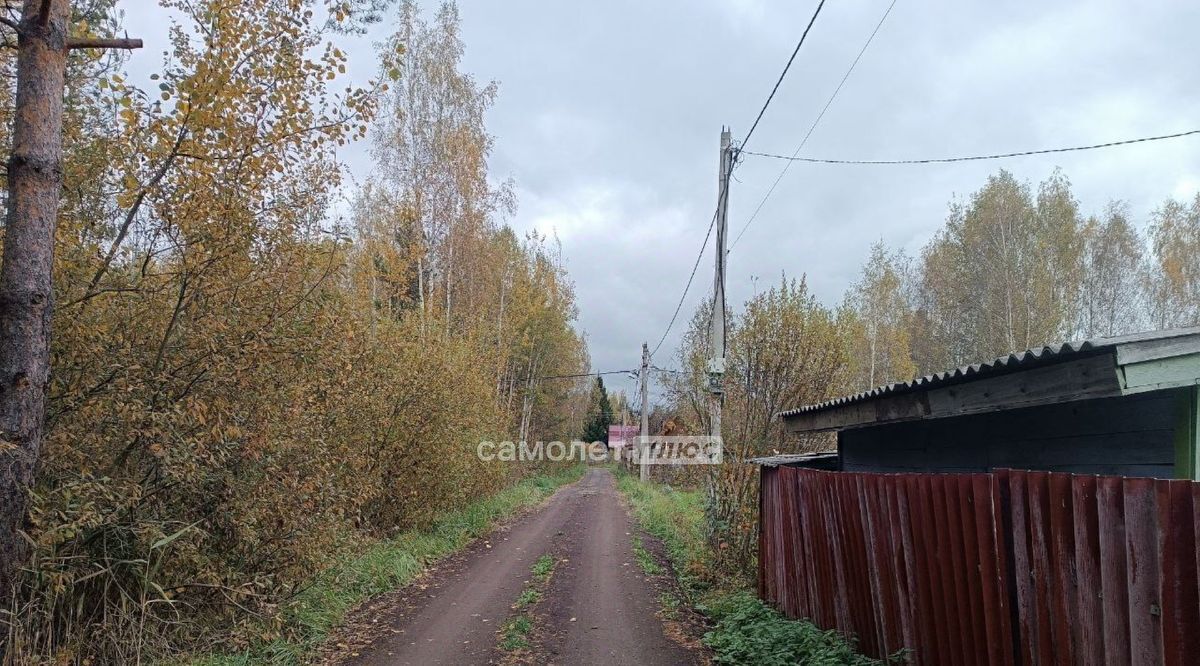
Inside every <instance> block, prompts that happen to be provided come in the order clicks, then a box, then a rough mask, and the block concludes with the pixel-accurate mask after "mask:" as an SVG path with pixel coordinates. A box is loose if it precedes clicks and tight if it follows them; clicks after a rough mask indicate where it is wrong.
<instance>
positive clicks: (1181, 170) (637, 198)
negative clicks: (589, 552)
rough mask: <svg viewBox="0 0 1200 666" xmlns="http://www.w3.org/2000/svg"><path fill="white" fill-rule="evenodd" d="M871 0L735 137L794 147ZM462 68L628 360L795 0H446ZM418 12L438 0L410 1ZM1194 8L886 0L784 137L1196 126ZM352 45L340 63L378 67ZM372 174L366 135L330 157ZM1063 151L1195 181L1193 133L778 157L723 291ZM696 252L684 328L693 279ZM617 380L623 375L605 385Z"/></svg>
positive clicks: (368, 50)
mask: <svg viewBox="0 0 1200 666" xmlns="http://www.w3.org/2000/svg"><path fill="white" fill-rule="evenodd" d="M889 1H890V0H837V1H830V2H828V3H827V4H826V6H825V8H824V10H823V11H822V13H821V15H820V17H819V18H818V20H817V22H816V25H815V26H814V28H813V30H812V32H811V34H810V35H809V38H808V41H807V42H806V43H805V45H804V47H803V48H802V49H801V51H800V54H799V56H798V57H797V58H796V62H795V64H794V65H793V66H792V69H791V72H790V74H789V75H788V77H787V79H786V80H785V81H784V83H783V85H782V87H781V88H780V91H779V93H778V95H777V96H776V98H775V101H774V102H773V103H772V105H771V107H770V109H769V110H768V111H767V113H766V115H765V117H764V118H763V120H762V123H761V125H760V126H759V128H758V129H757V131H756V132H755V134H754V137H753V139H752V141H751V145H750V146H749V149H750V150H759V151H764V152H773V153H784V154H789V155H790V154H791V153H792V152H793V151H794V150H795V149H796V147H797V146H798V145H799V142H800V140H801V139H802V138H803V136H804V133H805V132H806V131H807V129H808V127H809V125H810V124H811V123H812V122H813V119H814V118H815V117H816V115H817V114H818V113H819V111H820V110H821V107H822V106H824V104H825V101H826V99H827V98H828V97H829V95H830V94H831V93H832V91H833V89H834V88H835V87H836V85H837V82H838V81H839V80H840V79H841V77H842V76H843V74H844V73H845V71H846V69H847V67H848V66H849V65H850V63H851V61H852V60H853V59H854V56H855V55H856V54H857V53H858V51H859V49H861V48H862V45H863V43H864V42H865V40H866V38H867V36H868V35H869V34H870V33H871V31H872V29H873V28H874V26H875V24H876V23H877V22H878V20H879V18H880V16H882V15H883V12H884V10H885V9H886V8H887V6H888V4H889ZM122 4H123V6H124V7H125V9H126V10H127V13H128V16H127V18H126V21H125V24H126V27H127V29H128V32H129V34H130V35H131V36H136V37H141V38H143V39H144V40H145V41H146V48H145V49H144V50H143V51H141V52H138V53H136V54H135V55H134V56H133V58H132V60H131V62H130V69H131V71H132V72H133V73H134V74H135V75H138V74H140V75H143V76H144V75H148V73H149V72H151V71H154V70H155V69H156V68H157V67H158V66H159V64H160V61H161V54H162V51H163V50H164V49H165V48H167V32H166V21H165V14H164V13H163V12H162V11H161V10H159V9H156V8H155V9H151V8H150V7H149V6H148V5H150V2H149V0H125V2H123V3H122ZM459 6H460V9H461V13H462V16H463V32H464V37H465V40H466V43H467V51H466V57H465V63H464V67H465V69H466V70H467V71H469V72H471V73H472V74H474V75H475V76H476V77H477V78H478V79H480V80H483V81H486V80H495V81H497V82H498V83H499V84H500V94H499V98H498V100H497V102H496V105H495V107H494V109H493V110H492V112H491V114H490V116H489V118H488V123H489V129H490V131H491V132H492V133H493V134H494V135H495V136H496V149H495V154H494V155H493V157H492V161H491V168H492V173H493V175H494V176H495V178H496V179H497V180H503V179H506V178H512V179H513V181H514V183H515V185H516V192H517V195H518V199H519V209H518V211H517V213H516V215H515V217H514V218H513V219H511V220H509V223H510V224H511V225H512V226H513V227H515V228H516V229H517V230H518V231H525V230H529V229H538V230H540V231H542V232H545V233H548V234H556V235H557V236H558V238H559V239H561V242H562V246H563V253H564V256H565V261H566V265H567V268H568V270H569V271H570V273H571V276H572V277H573V279H574V281H575V284H576V287H577V293H578V301H579V323H578V326H579V329H580V330H581V331H583V332H585V333H586V335H587V338H588V342H589V347H590V350H591V354H592V359H593V365H594V369H597V370H614V369H626V368H631V367H636V365H637V363H638V359H639V355H640V347H641V343H642V341H649V342H650V344H651V346H653V345H654V343H655V342H656V341H657V340H658V338H659V337H660V336H661V335H662V333H663V330H664V329H665V328H666V326H667V322H668V321H669V320H670V317H671V313H672V311H673V309H674V307H675V304H676V302H677V301H678V299H679V296H680V294H681V292H682V290H683V286H684V283H685V281H686V279H687V276H688V273H689V272H690V271H691V267H692V263H693V261H694V260H695V257H696V253H697V251H698V250H699V247H700V243H701V241H702V239H703V236H704V232H705V229H706V228H707V226H708V223H709V220H710V219H711V218H712V211H713V206H714V204H715V200H716V174H717V158H718V141H719V134H720V130H721V126H722V125H727V126H730V127H731V128H732V130H733V135H734V138H735V139H740V138H741V137H742V136H744V134H745V132H746V131H747V130H748V129H749V127H750V124H751V123H752V122H753V120H754V116H755V115H756V114H757V112H758V110H759V108H760V107H761V105H762V103H763V101H764V100H765V99H766V96H767V93H768V92H769V91H770V89H771V86H772V85H773V84H774V82H775V79H776V78H777V77H778V75H779V72H780V70H781V69H782V67H783V64H784V63H785V61H786V60H787V57H788V56H789V55H790V53H791V51H792V48H793V47H794V46H795V43H796V40H797V39H798V38H799V36H800V34H801V32H802V31H803V29H804V26H805V25H806V23H807V21H808V19H809V17H810V16H811V14H812V11H813V8H814V7H815V6H816V2H815V0H805V1H796V0H770V1H768V0H725V1H719V0H686V1H685V0H655V1H653V2H651V1H647V0H641V1H638V2H631V1H628V0H603V1H592V2H580V1H574V2H550V1H542V2H532V1H530V0H504V1H503V2H499V1H496V0H460V2H459ZM425 7H426V9H427V10H432V9H433V7H434V4H433V3H432V2H429V3H426V4H425ZM1197 25H1200V3H1195V2H1185V1H1184V0H1179V1H1177V2H1162V1H1153V0H1149V1H1143V2H1127V1H1125V2H1116V1H1114V2H1098V1H1088V2H1054V3H1040V2H1037V3H1035V2H1028V3H1018V2H983V3H963V2H951V1H949V0H924V1H921V2H917V1H914V0H900V1H899V2H897V4H896V6H895V8H894V9H893V11H892V13H891V15H890V16H889V18H888V19H887V21H886V23H885V24H884V25H883V28H882V29H881V30H880V32H879V34H878V35H877V36H876V38H875V40H874V42H873V43H872V45H871V47H870V49H869V50H868V51H867V53H866V55H865V56H864V57H863V59H862V61H861V62H860V63H859V65H858V67H857V69H856V70H855V72H854V74H853V75H852V76H851V78H850V80H849V81H848V82H847V84H846V86H845V87H844V88H843V89H842V91H841V93H840V95H839V96H838V98H837V100H836V101H835V102H834V104H833V106H832V107H831V108H830V110H829V112H828V113H827V115H826V116H825V118H824V119H823V120H822V121H821V123H820V125H819V126H818V127H817V129H816V131H815V132H814V134H813V135H812V138H811V139H810V140H809V142H808V144H807V146H806V147H805V150H804V152H803V153H802V154H804V155H807V156H812V157H825V158H849V159H890V158H927V157H947V156H955V155H969V154H979V153H995V152H1007V151H1017V150H1028V149H1040V148H1052V147H1059V146H1070V145H1080V144H1089V143H1098V142H1104V141H1111V140H1118V139H1124V138H1133V137H1140V136H1148V135H1155V134H1165V133H1172V132H1178V131H1184V130H1190V129H1197V128H1200V68H1197V67H1196V63H1197V62H1200V41H1198V40H1197V39H1196V37H1195V26H1197ZM388 31H389V27H388V24H387V23H385V24H384V25H382V26H379V27H378V28H377V29H376V30H374V31H373V32H372V34H370V35H367V36H365V37H363V38H359V39H356V40H353V42H352V43H351V45H350V48H349V49H347V50H348V51H349V52H350V54H351V57H352V63H351V71H350V76H351V77H353V78H356V79H359V80H365V79H366V78H367V77H369V76H371V75H372V74H373V73H374V71H375V64H374V59H373V58H374V56H373V52H372V47H371V44H372V42H373V41H376V40H378V39H379V38H380V37H382V36H383V35H384V34H386V32H388ZM344 158H345V160H346V161H347V163H348V164H349V165H350V166H351V169H352V170H353V172H354V174H355V176H356V177H357V178H358V179H360V180H361V179H363V178H365V177H367V176H368V175H369V172H370V162H369V159H368V156H367V146H365V145H357V146H352V147H350V148H349V149H347V150H346V152H345V153H344ZM782 166H783V164H782V163H780V162H777V161H771V160H764V159H762V158H754V157H747V158H746V159H745V161H744V163H743V164H742V165H741V166H740V168H739V169H738V170H737V172H736V181H735V182H734V184H733V186H732V188H731V195H730V214H729V226H730V236H731V240H732V237H733V236H736V235H737V233H738V231H740V229H741V228H742V225H743V224H745V222H746V220H747V219H748V217H749V216H750V214H751V213H752V212H753V210H754V208H755V207H756V206H757V205H758V202H759V200H760V199H761V198H762V197H763V195H764V194H765V193H766V191H767V189H768V188H769V187H770V185H771V183H772V182H773V181H774V180H775V178H776V176H777V175H778V173H779V170H780V169H781V168H782ZM1056 166H1059V167H1062V169H1063V170H1064V171H1065V173H1066V174H1067V176H1068V177H1069V178H1070V180H1071V182H1072V184H1073V186H1074V191H1075V194H1076V196H1077V197H1078V198H1079V200H1080V202H1081V204H1082V208H1083V210H1084V212H1085V213H1090V212H1100V211H1101V210H1102V209H1103V207H1104V205H1105V204H1106V202H1107V201H1109V200H1110V199H1121V200H1124V201H1127V202H1128V203H1129V204H1130V206H1131V208H1132V211H1133V214H1134V216H1135V218H1136V219H1137V220H1138V222H1139V223H1144V222H1145V220H1146V219H1147V218H1148V216H1149V214H1150V213H1151V212H1152V211H1153V210H1154V208H1155V207H1157V205H1158V204H1159V203H1161V202H1162V201H1163V200H1164V199H1165V198H1166V197H1170V196H1174V197H1179V198H1191V197H1192V196H1194V195H1195V194H1196V192H1197V190H1198V189H1200V137H1196V136H1194V137H1189V138H1184V139H1177V140H1174V141H1164V142H1158V143H1153V144H1141V145H1136V146H1130V147H1121V148H1114V149H1109V150H1103V151H1092V152H1085V153H1073V154H1060V155H1050V156H1039V157H1026V158H1017V159H1011V160H1004V161H1002V162H982V163H981V162H976V163H966V164H947V165H932V166H832V165H811V164H796V165H794V166H793V167H792V168H791V169H790V170H789V172H788V173H787V175H786V176H785V177H784V178H783V180H782V182H781V183H780V184H779V187H778V188H777V189H776V191H775V192H774V194H773V195H772V196H771V198H770V199H769V200H768V201H767V203H766V205H765V206H764V207H763V209H762V212H761V213H760V214H759V216H758V219H757V220H755V221H754V223H753V225H752V226H751V227H749V229H748V230H747V231H746V233H745V236H744V237H743V238H742V239H741V242H740V243H739V244H738V245H737V247H736V248H735V249H734V250H733V252H732V253H731V254H730V255H729V267H728V290H729V301H730V303H731V304H734V306H735V307H737V306H740V304H741V303H742V302H744V301H745V299H746V298H748V297H749V296H750V295H751V294H752V293H753V292H754V290H755V289H756V288H757V289H760V290H761V289H763V288H765V286H766V285H768V284H769V283H774V282H777V281H778V280H779V276H780V275H781V274H782V273H784V272H786V273H787V274H788V275H789V276H796V277H799V276H800V275H802V274H806V275H807V276H808V281H809V284H810V285H811V287H812V289H813V290H814V291H815V293H816V294H817V296H818V297H819V298H820V299H821V300H822V301H824V302H825V303H827V304H829V305H834V304H836V303H838V302H839V301H840V300H841V297H842V293H843V291H844V290H845V288H846V287H847V285H848V284H849V283H850V282H852V281H853V280H854V279H855V277H856V274H857V272H858V270H859V268H860V267H861V264H862V261H863V260H864V258H865V257H866V254H867V250H868V248H869V246H870V244H871V243H872V242H874V241H876V240H879V239H882V240H884V241H886V242H887V243H888V244H889V245H891V246H893V247H898V248H904V249H906V250H908V251H909V252H910V253H914V254H915V253H918V252H919V251H920V248H921V247H922V246H923V245H924V244H925V243H926V242H927V241H928V240H929V238H930V237H931V235H932V234H933V233H934V232H935V231H936V230H937V229H938V228H939V227H940V226H941V225H942V223H943V221H944V219H945V215H946V210H947V203H948V202H949V201H950V200H951V198H952V197H954V196H956V195H957V196H960V197H961V196H966V195H969V194H970V193H971V192H974V191H975V190H977V189H979V187H980V186H981V185H982V184H983V183H984V180H985V179H986V177H987V175H988V174H990V173H994V172H995V171H996V170H997V169H999V168H1001V167H1003V168H1006V169H1009V170H1010V171H1012V172H1013V173H1014V174H1016V176H1017V177H1018V178H1021V179H1025V180H1029V181H1032V182H1033V183H1035V184H1036V182H1037V181H1039V180H1041V179H1043V178H1045V177H1046V176H1047V175H1048V174H1050V172H1051V171H1052V170H1053V169H1054V167H1056ZM712 262H713V259H712V251H711V247H710V249H709V250H708V251H707V252H706V256H705V257H704V259H703V261H702V263H701V265H700V271H699V273H698V275H697V278H696V282H695V283H694V284H693V285H692V290H691V292H690V293H689V295H688V298H687V301H686V303H685V305H684V310H683V312H682V313H681V314H680V321H678V322H676V325H675V328H674V329H673V330H672V332H671V334H670V336H668V338H667V342H666V344H665V345H664V346H663V351H661V352H659V355H658V357H656V359H655V363H656V364H657V365H660V366H668V365H673V363H672V359H671V358H670V357H669V355H673V353H674V347H675V344H676V343H677V341H678V334H679V333H680V332H681V330H682V328H683V324H684V323H685V322H686V320H687V319H688V317H689V316H690V314H691V313H692V311H693V310H694V309H695V307H696V306H697V304H698V303H699V302H700V300H701V299H702V298H704V297H705V296H706V295H707V294H708V293H709V292H710V289H711V284H712ZM612 383H615V384H616V385H617V386H618V387H624V388H627V389H629V388H632V382H629V381H627V380H623V379H620V378H616V377H614V378H612Z"/></svg>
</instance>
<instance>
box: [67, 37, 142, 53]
mask: <svg viewBox="0 0 1200 666" xmlns="http://www.w3.org/2000/svg"><path fill="white" fill-rule="evenodd" d="M67 48H68V49H127V50H133V49H140V48H142V40H140V39H129V38H115V39H106V38H103V37H75V38H72V39H68V40H67Z"/></svg>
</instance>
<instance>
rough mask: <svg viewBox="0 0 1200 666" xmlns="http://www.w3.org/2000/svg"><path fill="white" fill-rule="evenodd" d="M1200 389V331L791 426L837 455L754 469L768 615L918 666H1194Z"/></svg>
mask: <svg viewBox="0 0 1200 666" xmlns="http://www.w3.org/2000/svg"><path fill="white" fill-rule="evenodd" d="M1198 384H1200V328H1193V329H1187V330H1176V331H1159V332H1153V333H1139V334H1136V335H1128V336H1122V337H1114V338H1101V339H1095V340H1085V341H1081V342H1071V343H1064V344H1057V345H1050V346H1046V347H1041V348H1039V349H1030V350H1026V351H1023V352H1019V353H1014V354H1010V355H1009V356H1005V357H1002V358H998V359H996V360H994V361H991V362H988V363H980V364H978V365H969V366H964V367H961V368H958V369H956V370H952V371H949V372H944V373H941V374H937V375H929V376H927V377H922V378H920V379H916V380H913V381H910V382H903V383H899V384H892V385H889V386H882V387H879V388H876V389H873V390H871V391H867V392H865V393H860V394H857V395H852V396H847V397H844V398H838V399H836V400H830V401H828V402H823V403H820V404H816V405H810V406H806V407H801V408H798V409H794V410H791V411H788V412H785V413H783V414H782V415H781V417H782V419H783V421H784V424H785V427H786V428H787V429H788V430H790V431H793V432H819V431H835V432H837V451H836V452H834V453H832V454H821V455H807V456H797V455H790V456H773V457H770V458H760V459H758V460H755V461H753V462H756V463H758V464H759V465H760V481H761V483H760V495H759V534H758V536H759V543H758V566H759V579H758V589H759V595H760V596H761V597H762V598H763V599H764V600H765V601H766V602H767V603H769V604H771V605H772V606H774V607H775V608H777V609H779V610H780V611H782V612H783V613H784V614H786V615H787V616H788V617H796V618H800V617H803V618H809V619H810V620H811V621H812V622H813V623H815V624H816V625H817V626H819V627H822V628H825V629H835V630H838V631H840V632H843V633H845V634H849V635H852V636H854V637H856V639H857V640H858V646H859V647H860V649H862V651H863V652H864V653H865V654H868V655H870V656H873V657H877V658H884V657H887V656H888V655H891V654H894V653H896V651H897V650H901V649H904V650H908V653H907V661H908V662H910V663H914V664H949V663H979V664H1003V665H1006V666H1007V665H1014V666H1015V665H1018V664H1049V663H1064V664H1071V663H1082V664H1097V663H1110V664H1112V663H1117V664H1166V665H1179V666H1184V665H1187V664H1194V663H1196V655H1197V654H1200V559H1198V558H1197V557H1196V553H1197V552H1200V483H1197V482H1196V479H1197V470H1198V468H1200V463H1198V454H1197V449H1198V448H1200V443H1198V441H1197V439H1198V437H1200V435H1198V433H1200V393H1198ZM1147 477H1166V478H1147ZM1178 479H1188V480H1178Z"/></svg>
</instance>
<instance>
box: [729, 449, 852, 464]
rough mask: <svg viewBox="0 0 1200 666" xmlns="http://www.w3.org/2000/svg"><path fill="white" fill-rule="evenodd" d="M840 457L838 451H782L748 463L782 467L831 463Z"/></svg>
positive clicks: (752, 459)
mask: <svg viewBox="0 0 1200 666" xmlns="http://www.w3.org/2000/svg"><path fill="white" fill-rule="evenodd" d="M837 459H838V452H837V451H822V452H820V453H782V454H779V455H774V456H766V457H763V458H751V459H750V460H747V461H746V462H747V463H750V464H751V465H763V466H765V467H782V466H785V465H801V466H803V465H810V464H813V463H818V464H820V463H830V462H836V461H837Z"/></svg>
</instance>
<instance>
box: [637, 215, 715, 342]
mask: <svg viewBox="0 0 1200 666" xmlns="http://www.w3.org/2000/svg"><path fill="white" fill-rule="evenodd" d="M716 224H717V211H715V210H714V211H713V216H712V221H711V222H709V223H708V233H706V234H704V242H703V243H701V244H700V252H699V253H698V254H697V255H696V263H695V264H693V265H692V274H691V275H689V276H688V279H687V284H686V285H684V287H683V294H682V295H681V296H680V297H679V303H678V304H677V305H676V306H675V313H674V314H672V315H671V321H670V323H668V324H667V330H665V331H663V334H662V337H661V338H659V339H658V344H656V345H654V351H652V352H650V358H654V355H655V354H656V353H658V350H659V348H660V347H662V345H663V342H665V341H666V339H667V334H669V333H670V332H671V327H672V326H674V325H675V320H676V319H677V318H678V317H679V310H680V309H682V308H683V301H684V300H685V299H686V298H687V295H688V290H690V289H691V288H692V281H693V280H695V279H696V270H697V269H699V268H700V260H701V259H703V258H704V250H706V249H708V239H709V238H710V237H712V231H713V227H714V226H716Z"/></svg>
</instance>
